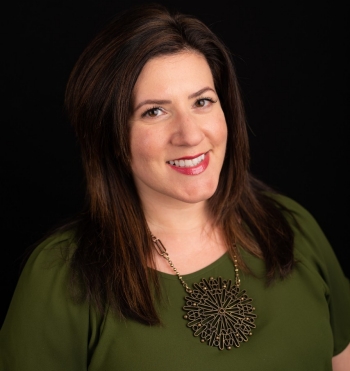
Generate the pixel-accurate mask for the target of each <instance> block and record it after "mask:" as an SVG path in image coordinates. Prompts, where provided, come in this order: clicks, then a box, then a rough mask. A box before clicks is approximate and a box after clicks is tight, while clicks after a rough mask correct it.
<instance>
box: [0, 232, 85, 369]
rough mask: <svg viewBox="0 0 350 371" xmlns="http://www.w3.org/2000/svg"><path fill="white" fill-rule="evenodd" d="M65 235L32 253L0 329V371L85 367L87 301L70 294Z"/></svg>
mask: <svg viewBox="0 0 350 371" xmlns="http://www.w3.org/2000/svg"><path fill="white" fill-rule="evenodd" d="M67 245H68V240H67V238H66V237H65V236H62V235H61V236H56V237H55V236H53V237H50V238H49V239H47V240H46V241H44V242H43V243H42V244H40V245H39V246H38V247H37V248H36V249H35V250H34V251H33V253H32V254H31V256H30V258H29V260H28V261H27V263H26V265H25V267H24V270H23V272H22V274H21V276H20V278H19V281H18V283H17V287H16V289H15V292H14V295H13V297H12V301H11V303H10V306H9V309H8V313H7V316H6V318H5V321H4V324H3V326H2V328H1V330H0V371H5V370H6V371H9V370H11V371H34V370H35V371H37V370H45V371H63V370H64V371H67V370H84V369H85V370H86V369H87V352H88V350H87V349H88V345H87V342H88V328H89V326H88V324H89V307H88V306H87V305H84V304H75V303H74V301H73V300H72V299H71V298H70V297H69V295H70V294H69V290H68V274H67V273H68V262H67V259H65V258H64V254H63V253H62V251H63V250H62V246H65V247H66V248H67Z"/></svg>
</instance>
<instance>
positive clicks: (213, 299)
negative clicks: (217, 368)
mask: <svg viewBox="0 0 350 371" xmlns="http://www.w3.org/2000/svg"><path fill="white" fill-rule="evenodd" d="M151 236H152V241H153V243H154V246H155V247H156V251H157V253H158V254H159V255H160V256H162V257H163V258H164V259H165V260H166V261H167V262H168V263H169V265H170V267H171V268H172V269H173V270H174V272H175V273H176V275H177V277H178V279H179V280H180V282H181V284H182V286H183V287H184V288H185V290H186V292H187V294H188V295H187V296H186V297H185V302H186V305H185V306H184V307H183V309H184V310H185V311H186V312H187V314H185V315H184V319H186V320H187V321H188V322H187V326H188V327H191V329H192V331H193V335H194V336H199V337H200V341H201V342H202V343H205V342H206V343H207V344H208V345H210V346H213V347H217V348H219V349H220V350H223V349H225V348H226V349H228V350H230V349H232V346H234V347H236V348H238V347H239V346H240V343H242V342H247V341H248V339H249V336H251V335H252V329H253V328H255V327H256V326H255V323H254V321H255V318H256V314H254V313H253V312H254V310H255V308H254V307H253V306H252V299H251V298H249V297H248V296H247V294H246V291H245V290H240V288H239V287H240V282H241V281H240V278H239V271H238V265H237V258H236V256H234V260H233V263H234V267H235V283H234V284H232V281H231V280H226V279H222V278H221V277H218V278H213V277H210V278H209V279H208V280H207V279H205V278H202V280H201V281H200V282H199V283H194V284H193V287H194V288H193V289H191V288H190V287H189V286H188V285H187V283H186V282H185V281H184V280H183V279H182V277H181V275H180V273H179V272H178V270H177V269H176V268H175V267H174V264H173V263H172V261H171V260H170V258H169V255H168V253H167V251H166V248H165V247H164V245H163V244H162V241H161V240H160V239H158V238H157V237H155V236H153V235H152V234H151Z"/></svg>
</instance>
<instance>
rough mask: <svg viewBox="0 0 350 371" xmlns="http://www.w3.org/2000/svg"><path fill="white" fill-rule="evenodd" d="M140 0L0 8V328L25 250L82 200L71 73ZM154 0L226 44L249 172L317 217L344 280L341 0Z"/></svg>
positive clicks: (344, 22)
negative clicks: (69, 113)
mask: <svg viewBox="0 0 350 371" xmlns="http://www.w3.org/2000/svg"><path fill="white" fill-rule="evenodd" d="M141 2H142V1H139V2H136V1H129V2H127V3H124V2H118V1H107V0H103V1H92V0H85V1H81V0H71V1H67V0H64V1H62V0H61V1H52V0H45V1H43V0H41V1H25V0H21V1H14V2H12V3H11V4H9V7H8V8H7V10H6V11H4V10H3V11H2V18H3V19H2V22H1V24H2V28H3V30H2V53H1V54H2V63H3V65H4V66H3V68H2V74H3V77H2V79H1V81H2V82H3V83H2V84H1V85H2V86H1V89H2V103H3V107H2V112H3V114H2V124H1V132H2V135H1V151H2V155H1V161H2V163H1V177H2V178H1V211H2V212H1V227H2V231H1V236H2V239H1V244H2V249H1V266H0V282H1V286H0V290H1V291H0V295H1V298H2V304H1V308H0V309H1V311H0V324H1V323H2V320H3V318H4V316H5V313H6V310H7V308H8V305H9V302H10V299H11V296H12V293H13V290H14V288H15V284H16V282H17V278H18V273H19V263H20V260H21V256H22V254H23V252H24V251H25V249H26V248H28V246H29V245H31V244H33V243H35V241H37V240H38V239H39V238H41V237H42V236H43V235H44V233H45V232H47V231H48V229H49V228H50V227H52V226H53V225H54V224H56V223H57V222H59V221H60V220H62V219H63V218H65V217H68V216H70V215H72V214H74V213H75V212H76V211H77V210H78V209H79V207H80V205H81V204H82V201H83V197H84V190H83V181H82V170H81V164H80V159H79V153H78V147H77V145H76V140H75V137H74V134H73V131H72V129H71V127H70V124H69V123H68V121H67V120H66V118H65V116H64V113H63V112H64V111H63V95H64V89H65V84H66V82H67V79H68V76H69V73H70V71H71V69H72V68H73V65H74V63H75V61H76V60H77V58H78V56H79V55H80V53H81V52H82V51H83V49H84V47H85V46H86V45H87V44H88V42H89V41H90V40H91V38H92V37H93V36H94V35H95V34H96V33H97V32H98V31H99V30H100V29H101V28H102V27H103V25H104V24H105V23H106V22H107V21H108V20H109V19H110V18H111V17H112V16H113V15H114V14H115V13H116V12H117V11H118V10H120V9H124V8H125V7H127V6H129V5H133V4H136V3H141ZM162 3H164V4H165V5H171V6H174V7H176V8H177V9H178V10H180V11H182V12H185V13H190V14H194V15H196V16H198V17H199V18H200V19H202V20H203V21H204V22H205V23H207V24H208V25H209V26H210V27H211V28H212V29H213V30H214V32H216V33H217V34H218V35H219V37H220V38H221V39H222V40H223V41H224V42H225V43H226V44H227V45H228V46H229V47H230V49H231V51H232V53H233V55H234V61H235V64H236V69H237V74H238V77H239V81H240V84H241V87H242V91H243V98H244V101H245V105H246V111H247V116H248V123H249V126H250V139H251V152H252V165H251V169H252V172H253V173H254V174H255V175H257V176H258V177H260V178H261V179H262V180H264V181H265V182H267V183H268V184H270V185H271V186H273V187H275V188H276V189H277V190H279V191H282V192H284V193H286V194H287V195H288V196H290V197H292V198H294V199H295V200H296V201H298V202H300V203H301V204H302V205H303V206H305V207H306V208H307V209H308V210H309V211H310V212H311V213H312V214H313V215H314V216H315V218H316V219H317V221H318V222H319V224H320V225H321V227H322V229H323V230H324V232H325V234H326V236H327V237H328V239H329V240H330V242H331V244H332V245H333V248H334V251H335V253H336V254H337V256H338V258H339V260H340V263H341V265H342V267H343V269H344V272H345V273H346V275H347V276H349V277H350V264H349V259H348V258H347V250H348V249H349V229H350V218H349V212H348V209H349V203H348V201H349V197H348V192H349V180H348V172H349V145H348V141H349V135H348V125H349V114H348V106H349V104H348V102H349V82H350V81H349V67H348V66H349V58H348V53H349V37H348V36H349V13H348V9H347V5H346V2H337V1H332V2H330V1H328V2H327V1H324V2H320V1H318V2H300V3H299V4H298V3H297V2H288V1H279V2H273V1H272V2H271V1H255V2H250V1H243V0H239V1H230V2H225V1H212V2H209V3H208V2H206V3H205V2H202V1H180V0H179V1H176V2H175V1H174V2H171V1H163V2H162ZM347 259H348V260H347Z"/></svg>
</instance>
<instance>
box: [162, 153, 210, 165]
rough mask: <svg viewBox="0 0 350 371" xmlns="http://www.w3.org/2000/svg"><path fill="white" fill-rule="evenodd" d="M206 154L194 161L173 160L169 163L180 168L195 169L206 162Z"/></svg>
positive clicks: (193, 159)
mask: <svg viewBox="0 0 350 371" xmlns="http://www.w3.org/2000/svg"><path fill="white" fill-rule="evenodd" d="M204 157H205V155H204V153H203V154H202V155H200V156H198V157H195V158H192V159H181V160H173V161H172V160H171V161H167V162H168V163H169V164H170V165H175V166H178V167H194V166H197V165H198V164H200V163H201V162H202V161H204Z"/></svg>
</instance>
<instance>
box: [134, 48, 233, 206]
mask: <svg viewBox="0 0 350 371" xmlns="http://www.w3.org/2000/svg"><path fill="white" fill-rule="evenodd" d="M155 104H157V105H155ZM134 105H135V110H134V111H133V113H132V116H131V119H130V125H131V133H130V134H131V135H130V142H131V144H130V149H131V168H132V172H133V178H134V181H135V184H136V187H137V191H138V194H139V195H140V197H141V200H142V201H143V202H147V203H149V204H161V205H163V206H165V205H171V204H174V203H178V202H179V201H182V202H190V203H195V202H201V203H202V204H203V203H205V202H206V200H208V199H209V198H210V197H211V196H212V195H213V194H214V192H215V190H216V188H217V186H218V183H219V176H220V172H221V168H222V164H223V162H224V157H225V150H226V140H227V127H226V122H225V116H224V113H223V111H222V108H221V105H220V101H219V98H218V95H217V93H216V91H215V85H214V81H213V76H212V73H211V71H210V68H209V65H208V63H207V62H206V59H205V58H204V57H203V55H201V54H198V53H195V52H193V51H192V52H191V51H186V52H181V53H179V54H175V55H169V56H161V57H157V58H153V59H151V60H150V61H148V62H147V63H146V65H145V66H144V68H143V69H142V71H141V73H140V76H139V77H138V79H137V82H136V84H135V88H134ZM194 175H196V176H194ZM144 206H145V205H144ZM146 209H147V207H146Z"/></svg>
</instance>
